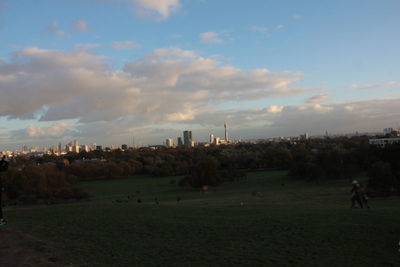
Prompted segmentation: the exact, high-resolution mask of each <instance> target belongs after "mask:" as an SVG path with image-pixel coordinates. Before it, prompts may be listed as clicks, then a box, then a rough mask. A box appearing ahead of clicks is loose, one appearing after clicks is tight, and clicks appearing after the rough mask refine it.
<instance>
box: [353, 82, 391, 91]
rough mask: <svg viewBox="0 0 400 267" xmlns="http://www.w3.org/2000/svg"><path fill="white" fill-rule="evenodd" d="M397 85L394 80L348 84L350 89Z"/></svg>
mask: <svg viewBox="0 0 400 267" xmlns="http://www.w3.org/2000/svg"><path fill="white" fill-rule="evenodd" d="M394 85H398V82H396V81H389V82H384V83H376V84H366V85H359V84H356V83H354V84H352V85H350V86H349V88H352V89H372V88H382V87H390V86H394Z"/></svg>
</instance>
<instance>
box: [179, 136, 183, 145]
mask: <svg viewBox="0 0 400 267" xmlns="http://www.w3.org/2000/svg"><path fill="white" fill-rule="evenodd" d="M178 146H183V142H182V137H178Z"/></svg>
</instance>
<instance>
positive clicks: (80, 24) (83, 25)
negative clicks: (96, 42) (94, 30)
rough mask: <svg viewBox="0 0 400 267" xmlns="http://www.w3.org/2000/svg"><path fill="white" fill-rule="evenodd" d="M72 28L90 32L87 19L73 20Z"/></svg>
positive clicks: (77, 30)
mask: <svg viewBox="0 0 400 267" xmlns="http://www.w3.org/2000/svg"><path fill="white" fill-rule="evenodd" d="M72 29H73V30H74V31H76V32H88V31H89V26H88V25H87V22H86V21H85V20H83V19H77V20H75V21H74V22H73V24H72Z"/></svg>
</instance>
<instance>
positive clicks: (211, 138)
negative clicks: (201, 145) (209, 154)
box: [210, 134, 214, 144]
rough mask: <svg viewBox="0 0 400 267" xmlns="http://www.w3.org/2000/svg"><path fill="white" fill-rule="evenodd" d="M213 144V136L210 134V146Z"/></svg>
mask: <svg viewBox="0 0 400 267" xmlns="http://www.w3.org/2000/svg"><path fill="white" fill-rule="evenodd" d="M213 143H214V135H213V134H210V144H213Z"/></svg>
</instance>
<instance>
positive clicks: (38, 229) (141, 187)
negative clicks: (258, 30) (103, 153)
mask: <svg viewBox="0 0 400 267" xmlns="http://www.w3.org/2000/svg"><path fill="white" fill-rule="evenodd" d="M171 179H176V180H179V178H171V177H160V178H154V177H145V176H139V177H132V178H130V179H124V180H111V181H92V182H86V183H83V184H82V187H84V188H85V189H86V190H87V191H88V192H89V193H90V194H91V195H92V198H91V199H92V200H91V201H88V202H82V203H74V204H65V205H54V206H36V207H31V208H27V207H21V208H13V209H8V210H6V215H7V217H8V220H9V222H10V224H12V227H13V228H15V229H18V230H19V231H22V232H25V233H29V234H34V235H36V236H39V237H41V238H43V239H45V240H49V241H53V242H57V243H58V244H59V245H60V246H61V247H63V248H64V250H65V254H64V257H63V258H62V259H60V261H61V262H63V263H75V264H78V265H82V266H398V263H399V262H400V253H399V252H398V248H399V247H398V242H399V240H400V209H399V206H400V199H399V198H388V199H372V200H371V205H372V207H373V208H372V209H370V210H367V209H364V210H363V209H350V208H349V206H350V203H349V190H350V186H349V184H348V181H329V182H323V183H322V182H321V183H320V184H316V183H308V182H304V181H298V180H293V179H290V178H289V177H288V176H287V174H286V172H257V173H249V174H248V176H247V179H246V180H242V181H236V182H230V183H224V184H222V185H221V186H219V187H217V188H211V189H210V190H209V191H208V192H206V193H200V192H199V191H198V190H193V189H188V188H180V187H178V186H177V185H176V184H171V183H170V180H171ZM127 196H130V199H129V201H128V202H126V203H125V202H122V203H119V202H116V200H122V199H127ZM177 197H180V198H181V199H182V201H180V202H179V203H177V201H176V198H177ZM138 198H140V199H141V200H142V203H140V204H139V203H137V199H138ZM154 198H157V199H158V200H159V201H160V205H156V203H155V201H154Z"/></svg>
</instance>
